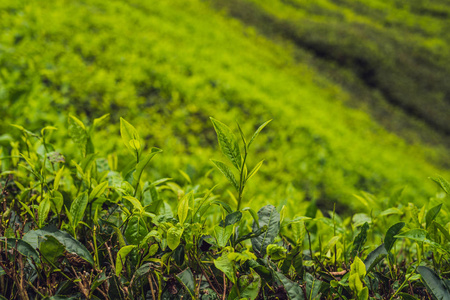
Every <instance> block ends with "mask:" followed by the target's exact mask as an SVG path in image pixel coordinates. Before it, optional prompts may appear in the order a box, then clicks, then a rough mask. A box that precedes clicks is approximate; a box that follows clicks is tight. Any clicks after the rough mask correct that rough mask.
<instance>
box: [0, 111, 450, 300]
mask: <svg viewBox="0 0 450 300" xmlns="http://www.w3.org/2000/svg"><path fill="white" fill-rule="evenodd" d="M107 119H108V116H103V117H101V118H98V119H95V120H94V122H93V123H92V126H90V127H87V126H86V125H85V124H84V123H83V122H82V121H80V120H79V119H78V118H76V117H75V116H70V117H69V121H68V132H69V135H70V138H71V140H72V141H73V143H74V145H75V147H76V148H77V150H78V154H77V155H76V156H73V157H69V156H65V155H64V154H63V153H60V152H58V150H57V148H55V147H54V146H53V144H52V143H51V132H52V131H55V130H56V128H54V127H46V128H44V129H43V130H41V131H40V134H36V133H34V132H32V131H29V130H27V129H25V128H24V127H22V126H20V125H14V128H16V129H18V130H19V131H20V132H21V134H22V140H21V141H19V142H17V143H12V145H11V148H10V150H9V153H8V155H6V156H3V158H2V160H1V163H2V168H3V169H2V170H3V172H2V173H1V174H0V184H1V190H2V193H1V203H0V204H1V206H2V215H1V223H0V236H1V237H0V295H1V296H0V297H1V299H14V298H20V299H79V298H85V299H181V298H183V299H185V298H191V299H242V298H247V299H277V298H278V299H286V298H288V299H369V298H371V299H430V298H435V299H448V297H450V280H449V274H450V262H449V259H450V222H449V210H448V207H446V204H445V202H444V201H445V199H446V198H444V194H438V195H437V196H436V197H435V198H432V199H431V200H430V204H429V205H427V206H423V207H417V206H416V205H414V204H412V203H409V204H408V205H406V206H405V205H403V204H402V203H401V202H399V201H397V199H398V198H399V197H401V192H402V191H401V190H400V191H396V192H394V193H393V194H392V196H391V197H390V198H389V199H386V200H380V199H376V198H375V197H374V196H373V195H370V194H367V193H363V194H362V196H358V197H359V198H360V199H359V201H363V202H366V203H367V204H368V206H370V207H372V210H371V211H370V212H369V211H366V212H364V211H363V212H360V213H358V214H355V215H353V216H351V217H343V216H340V215H339V214H338V213H336V211H331V212H326V211H324V212H322V211H320V210H318V209H317V207H315V204H314V202H311V203H310V204H309V207H308V209H307V210H306V212H305V213H304V214H299V213H297V214H296V215H295V216H294V217H292V218H289V217H288V216H287V215H286V213H285V211H286V207H285V206H282V207H279V208H276V207H275V206H273V205H266V206H264V207H262V208H260V209H259V210H258V211H257V212H256V211H254V210H253V208H251V207H244V208H241V207H242V206H245V205H246V201H245V197H244V190H245V187H246V186H247V184H248V182H249V179H251V178H253V176H254V175H255V174H256V173H257V171H258V170H259V168H260V167H261V166H262V161H261V162H259V163H258V164H256V165H255V166H254V167H253V168H251V171H250V172H248V168H247V161H248V160H247V158H248V155H249V149H250V146H251V145H252V143H253V142H254V140H255V138H256V137H257V136H258V134H259V133H260V132H261V130H262V129H263V128H264V127H265V126H266V125H267V124H268V123H269V122H270V121H267V122H265V123H263V124H262V125H261V126H260V127H259V128H258V129H257V130H256V132H255V133H254V134H253V136H252V138H251V139H250V140H249V141H247V139H246V138H245V135H244V133H243V132H242V130H241V129H240V126H239V125H237V126H238V129H239V134H240V137H241V140H242V143H241V145H242V146H241V147H240V146H239V143H238V140H237V138H236V136H235V135H234V134H233V132H232V130H231V129H230V128H229V127H228V126H227V125H225V124H224V123H221V122H220V121H218V120H216V119H213V118H211V121H212V124H213V127H214V129H215V131H216V133H217V139H218V143H219V148H220V149H221V151H222V153H223V154H224V156H225V157H226V158H227V159H228V160H229V162H230V164H231V165H232V167H229V166H228V165H227V164H225V163H223V162H220V161H218V160H213V161H212V162H213V164H214V165H215V166H216V167H217V169H218V170H219V171H220V172H221V173H222V174H224V175H225V177H226V178H227V180H228V181H229V182H230V183H231V185H232V187H233V189H234V190H235V192H236V197H234V196H233V197H231V199H232V200H231V202H229V201H227V200H226V199H227V198H229V196H230V195H229V194H228V195H227V193H224V194H223V195H222V194H216V193H215V190H216V187H215V186H214V187H206V188H205V187H201V186H199V185H193V183H192V182H191V181H190V178H189V177H188V175H187V174H185V177H186V178H187V179H189V180H187V179H186V180H185V181H184V182H186V184H185V185H183V184H182V182H176V181H174V180H173V179H170V178H161V179H157V178H153V179H151V178H150V177H149V176H148V173H147V172H146V170H148V169H149V168H150V167H151V166H152V160H153V159H154V158H155V157H157V154H158V155H160V154H162V150H160V149H158V148H155V147H150V148H148V147H146V145H145V142H144V140H143V139H142V138H141V137H140V135H139V132H138V130H137V129H136V128H135V127H134V126H133V125H131V124H130V123H129V122H127V121H126V120H124V119H120V134H121V137H122V141H123V143H124V145H125V148H126V149H127V150H128V155H129V156H128V158H126V161H118V156H116V155H115V154H110V155H109V156H108V157H107V158H103V157H102V156H101V151H100V152H97V149H96V148H95V146H94V143H93V142H92V141H94V140H95V139H94V134H95V129H96V128H99V127H101V126H105V124H106V121H107ZM433 180H434V181H435V182H436V183H437V184H438V185H439V186H440V187H441V188H442V190H443V192H444V193H445V194H448V193H449V192H450V184H449V183H448V182H447V181H446V180H445V179H444V178H442V177H436V178H433ZM233 199H234V200H233ZM245 212H248V213H247V214H245ZM217 216H220V218H219V219H217Z"/></svg>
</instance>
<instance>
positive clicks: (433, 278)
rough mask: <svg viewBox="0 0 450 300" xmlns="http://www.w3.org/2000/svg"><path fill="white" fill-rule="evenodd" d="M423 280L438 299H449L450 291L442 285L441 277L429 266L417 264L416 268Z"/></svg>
mask: <svg viewBox="0 0 450 300" xmlns="http://www.w3.org/2000/svg"><path fill="white" fill-rule="evenodd" d="M417 270H418V271H419V273H420V275H421V276H422V278H423V281H424V283H425V285H426V287H427V289H428V290H429V291H430V293H431V294H433V296H434V297H436V299H438V300H448V299H450V291H449V290H448V289H447V288H446V286H445V285H444V283H443V281H442V279H441V278H440V277H439V276H438V275H437V274H436V273H435V272H434V271H433V270H431V269H430V268H427V267H424V266H419V267H418V268H417Z"/></svg>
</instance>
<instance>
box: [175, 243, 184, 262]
mask: <svg viewBox="0 0 450 300" xmlns="http://www.w3.org/2000/svg"><path fill="white" fill-rule="evenodd" d="M184 256H185V251H184V245H178V247H177V249H175V250H174V251H173V254H172V258H173V260H174V261H175V263H176V264H177V265H179V266H181V265H183V264H184Z"/></svg>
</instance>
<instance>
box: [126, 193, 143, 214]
mask: <svg viewBox="0 0 450 300" xmlns="http://www.w3.org/2000/svg"><path fill="white" fill-rule="evenodd" d="M123 198H125V199H127V200H128V201H130V203H131V204H132V205H133V207H134V208H135V209H137V210H138V211H139V212H143V211H144V207H143V206H142V204H141V202H140V201H139V200H138V199H136V198H135V197H132V196H125V197H123Z"/></svg>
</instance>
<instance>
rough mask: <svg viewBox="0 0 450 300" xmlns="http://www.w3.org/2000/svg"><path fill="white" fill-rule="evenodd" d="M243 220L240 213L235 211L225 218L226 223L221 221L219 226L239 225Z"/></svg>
mask: <svg viewBox="0 0 450 300" xmlns="http://www.w3.org/2000/svg"><path fill="white" fill-rule="evenodd" d="M241 218H242V213H241V212H240V211H235V212H233V213H231V214H229V215H227V216H226V217H225V221H220V224H219V226H222V227H227V226H228V225H234V224H236V223H238V222H239V221H240V220H241Z"/></svg>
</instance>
